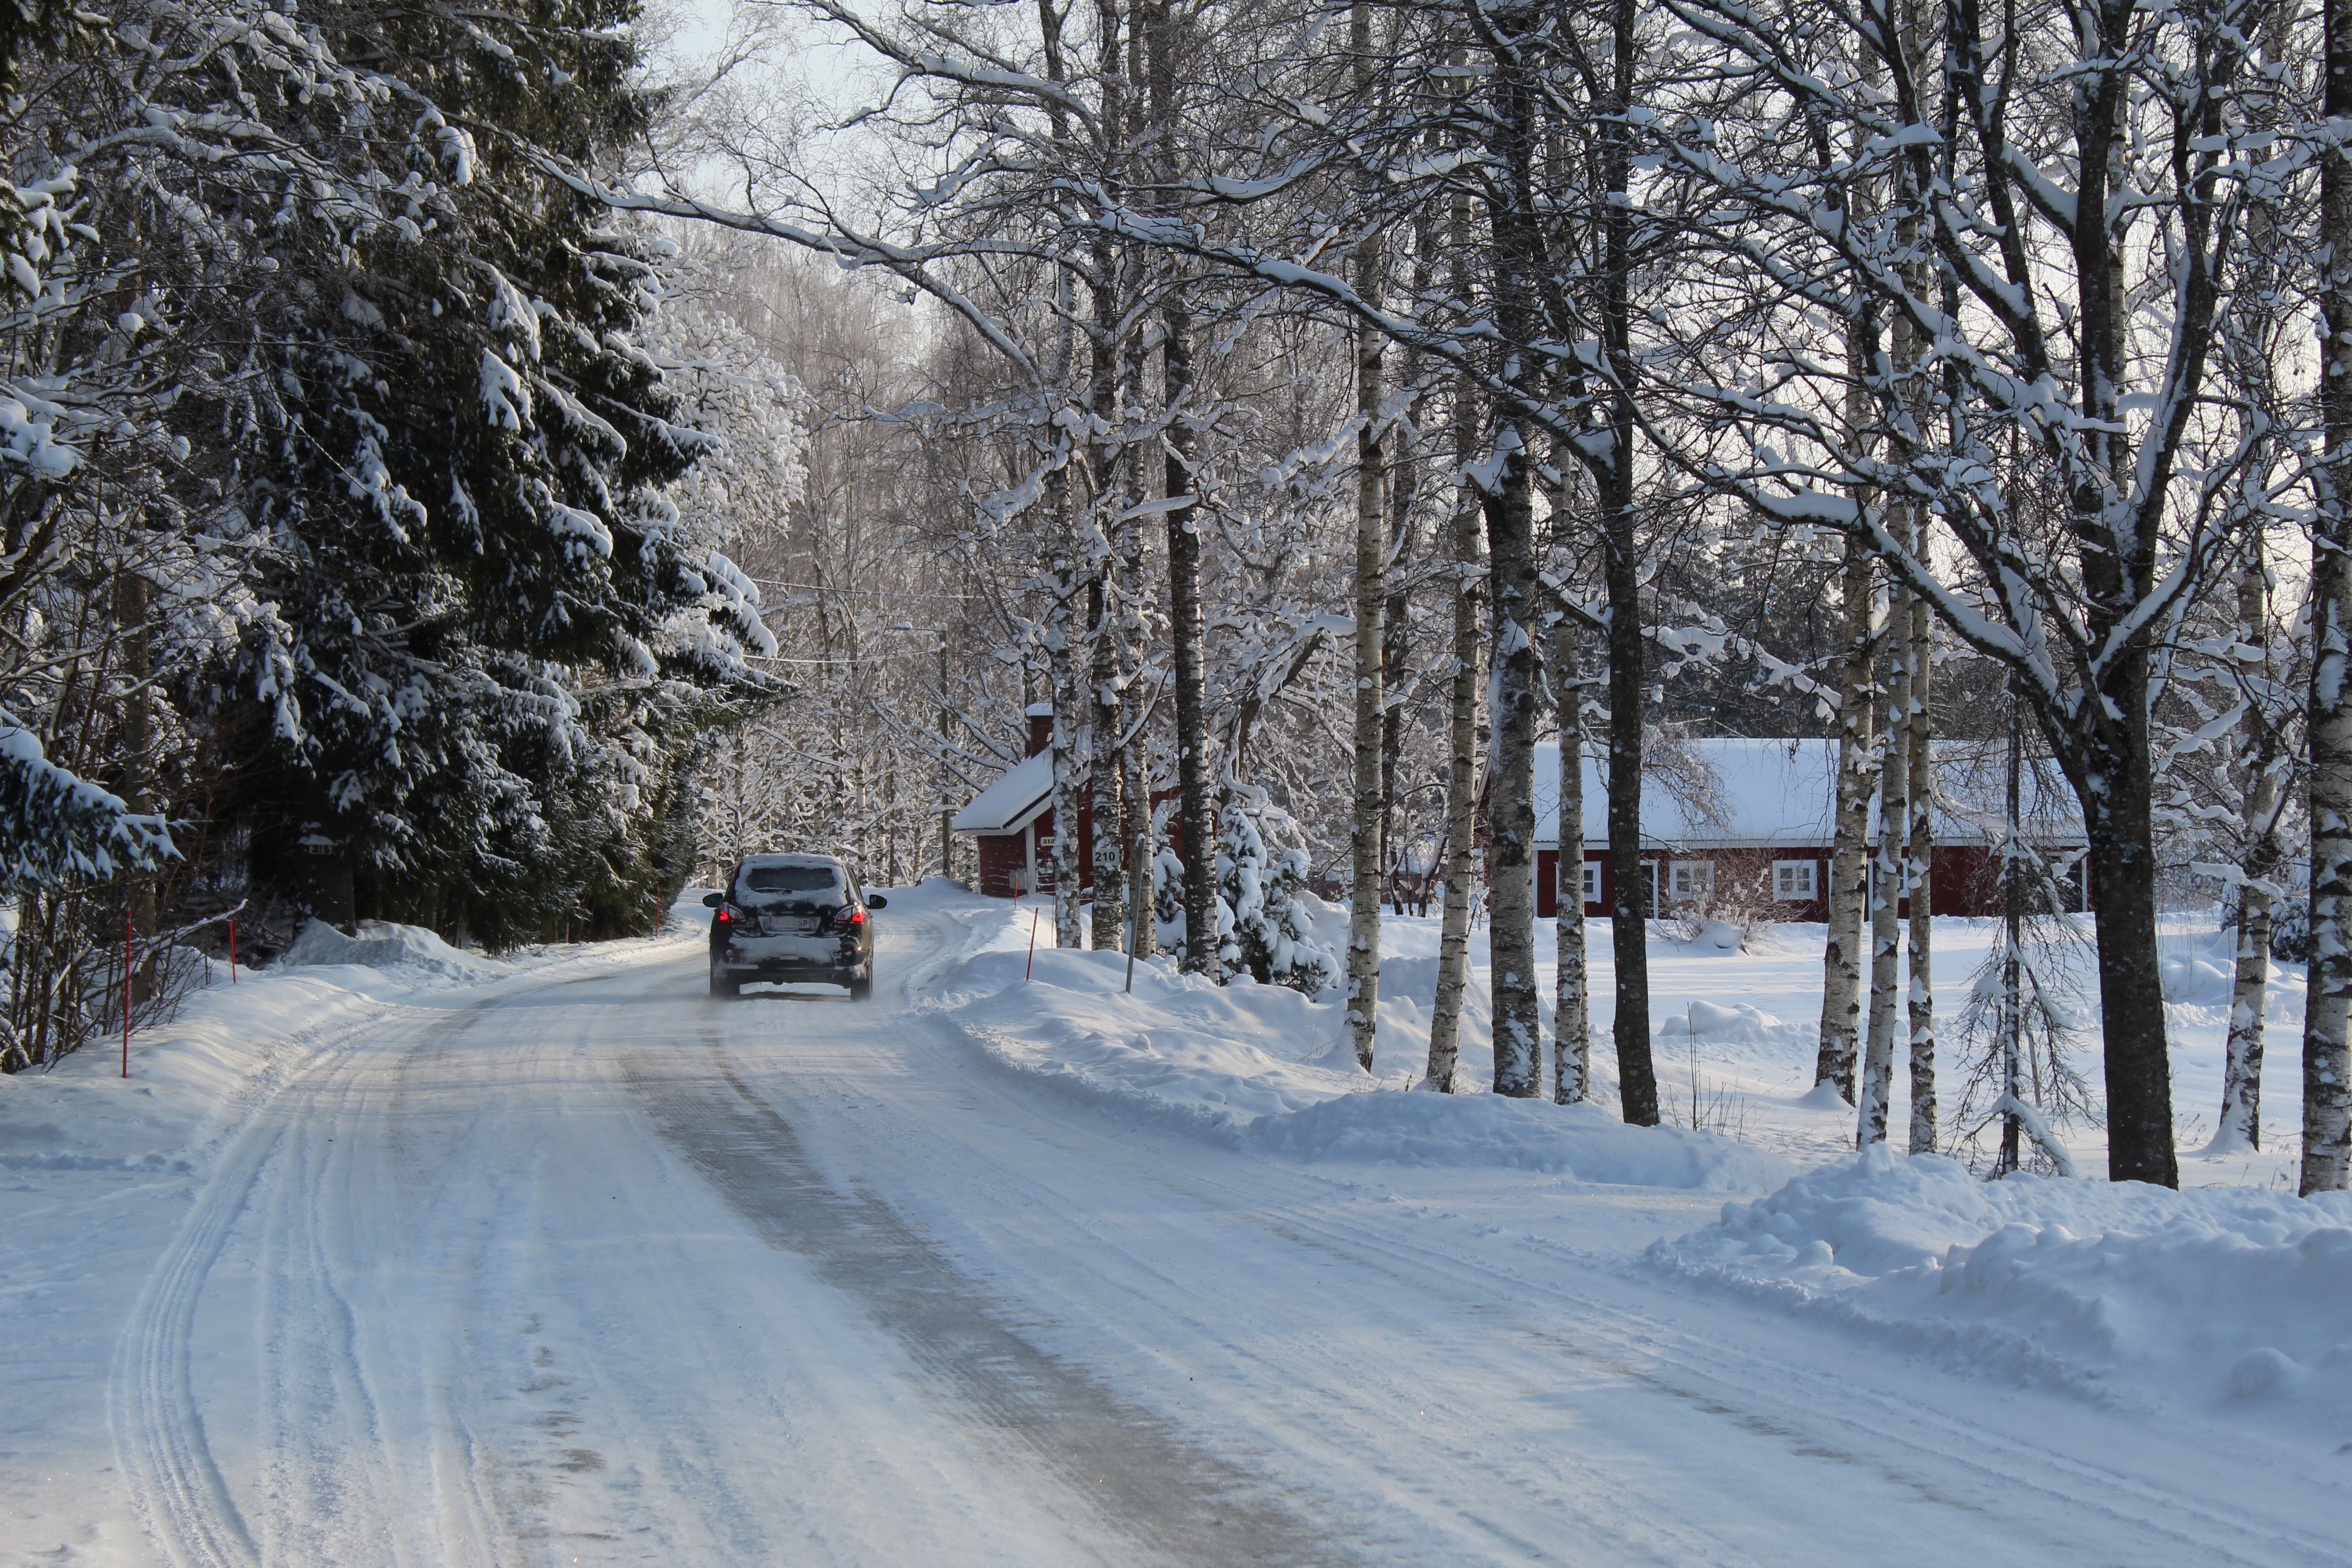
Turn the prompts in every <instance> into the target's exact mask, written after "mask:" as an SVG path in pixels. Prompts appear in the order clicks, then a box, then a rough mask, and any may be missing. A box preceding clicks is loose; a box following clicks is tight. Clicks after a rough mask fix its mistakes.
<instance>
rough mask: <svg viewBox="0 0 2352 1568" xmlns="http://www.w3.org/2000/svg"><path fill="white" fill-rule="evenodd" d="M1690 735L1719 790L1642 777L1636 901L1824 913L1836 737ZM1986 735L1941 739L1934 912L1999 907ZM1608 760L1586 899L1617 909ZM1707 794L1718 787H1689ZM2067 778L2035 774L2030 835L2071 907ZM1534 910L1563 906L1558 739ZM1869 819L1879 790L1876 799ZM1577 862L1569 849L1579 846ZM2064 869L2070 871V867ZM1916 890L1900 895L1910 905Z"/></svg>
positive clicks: (2074, 857)
mask: <svg viewBox="0 0 2352 1568" xmlns="http://www.w3.org/2000/svg"><path fill="white" fill-rule="evenodd" d="M1687 745H1688V747H1689V749H1690V751H1691V752H1694V753H1695V754H1696V757H1697V759H1698V760H1699V761H1700V762H1702V763H1705V764H1706V770H1707V771H1708V772H1709V773H1712V775H1713V780H1712V783H1713V789H1712V791H1711V792H1692V791H1689V790H1676V789H1675V788H1671V787H1669V786H1668V784H1667V783H1666V781H1665V780H1664V779H1662V778H1659V777H1656V776H1651V777H1646V778H1644V779H1643V784H1642V835H1643V837H1642V868H1643V869H1642V881H1643V889H1642V895H1641V898H1642V903H1643V908H1644V910H1645V912H1647V913H1649V914H1651V915H1658V914H1663V913H1666V912H1669V911H1671V910H1675V909H1676V908H1678V907H1689V906H1693V905H1697V904H1701V903H1707V902H1720V901H1723V900H1739V901H1741V902H1744V903H1748V904H1759V905H1769V906H1770V909H1771V912H1772V913H1773V915H1774V916H1776V917H1777V918H1779V919H1781V920H1787V921H1826V920H1828V919H1829V904H1828V889H1829V871H1830V857H1831V854H1832V847H1833V843H1834V840H1835V837H1836V833H1835V827H1836V817H1837V794H1836V769H1837V742H1834V741H1785V740H1782V741H1774V740H1764V741H1758V740H1705V741H1692V742H1687ZM1996 750H1998V748H1996V747H1990V746H1988V745H1987V744H1986V743H1985V742H1971V741H1938V742H1934V744H1933V747H1932V755H1933V757H1934V760H1935V768H1934V773H1935V779H1936V795H1937V799H1936V805H1935V813H1934V823H1935V833H1936V853H1935V862H1934V867H1933V873H1932V881H1931V884H1930V885H1931V889H1932V892H1931V896H1932V898H1933V900H1934V904H1935V912H1936V913H1937V914H1939V915H1993V914H1999V913H2000V908H2001V887H2000V864H2001V862H2000V856H1999V854H1998V853H1997V850H1996V847H1997V846H1998V844H1999V843H2000V838H2001V836H2002V835H2003V834H2004V833H2005V831H2006V829H2005V827H2004V826H2003V817H2004V816H2005V813H2004V811H2003V808H2002V804H2001V803H2002V801H2003V798H2004V796H2005V793H2006V785H2005V777H2004V775H2003V773H2002V770H2001V768H2000V765H1999V763H1998V761H1997V759H1995V758H1994V757H1993V756H1992V754H1991V753H1992V752H1994V751H1996ZM1602 791H1603V784H1602V779H1601V765H1600V763H1599V761H1598V760H1596V759H1595V758H1593V757H1592V756H1591V754H1590V753H1588V754H1587V756H1586V759H1585V763H1584V846H1583V851H1584V852H1583V878H1582V881H1583V894H1584V898H1583V904H1584V912H1585V914H1586V915H1587V916H1590V917H1594V918H1601V917H1605V916H1606V915H1607V914H1608V913H1609V907H1610V903H1611V900H1612V899H1613V898H1614V896H1615V879H1614V877H1613V876H1612V873H1611V869H1610V867H1609V865H1608V855H1607V845H1608V839H1609V826H1608V809H1607V807H1608V802H1607V798H1606V796H1605V795H1604V794H1603V793H1602ZM1706 793H1711V795H1712V798H1711V799H1706V798H1695V795H1703V794H1706ZM2065 793H2066V792H2065V789H2064V786H2063V784H2059V783H2057V782H2055V781H2053V780H2050V779H2048V778H2046V777H2037V776H2035V775H2034V774H2032V773H2029V775H2028V779H2027V784H2026V788H2025V792H2024V797H2025V798H2024V816H2025V818H2026V824H2027V837H2028V839H2029V841H2030V842H2032V844H2033V846H2034V847H2035V848H2036V849H2037V850H2039V851H2040V852H2041V853H2042V855H2044V856H2045V857H2047V858H2051V859H2053V861H2056V862H2058V863H2060V864H2062V865H2065V864H2068V863H2069V862H2071V863H2072V864H2071V866H2070V868H2069V869H2068V870H2067V871H2066V872H2065V873H2063V875H2064V876H2071V877H2072V879H2073V882H2072V889H2073V897H2072V899H2071V900H2069V902H2070V906H2071V907H2073V908H2075V909H2083V908H2086V907H2087V904H2086V903H2085V902H2084V893H2083V888H2084V880H2083V877H2082V869H2081V866H2080V854H2079V852H2080V850H2081V848H2082V846H2083V837H2082V823H2081V818H2080V816H2079V815H2077V814H2076V813H2075V812H2074V809H2073V803H2072V802H2071V801H2070V800H2067V799H2065V798H2064V796H2065ZM1535 795H1536V910H1537V912H1538V914H1540V915H1543V916H1546V917H1549V916H1554V915H1557V914H1558V913H1559V907H1560V904H1561V902H1562V899H1561V894H1562V893H1563V892H1565V891H1566V890H1567V889H1566V888H1565V886H1564V885H1563V884H1562V882H1561V879H1560V853H1559V748H1558V747H1556V746H1544V747H1541V748H1539V749H1538V752H1536V790H1535ZM1871 827H1872V832H1873V833H1874V834H1875V832H1876V829H1877V801H1876V797H1875V796H1874V797H1873V799H1872V823H1871ZM1571 863H1573V858H1571ZM2062 882H2063V877H2062ZM1909 902H1910V900H1908V899H1906V900H1901V903H1902V904H1903V906H1904V908H1903V910H1902V912H1903V913H1905V914H1907V913H1908V912H1909V910H1908V905H1909Z"/></svg>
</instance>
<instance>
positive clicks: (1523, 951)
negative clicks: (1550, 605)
mask: <svg viewBox="0 0 2352 1568" xmlns="http://www.w3.org/2000/svg"><path fill="white" fill-rule="evenodd" d="M1529 77H1530V73H1529V69H1528V67H1527V65H1526V64H1525V63H1524V61H1523V60H1521V59H1519V58H1513V57H1510V56H1507V55H1498V57H1497V58H1496V68H1495V75H1494V91H1495V101H1494V125H1493V128H1492V130H1491V132H1490V134H1491V135H1492V136H1493V138H1494V142H1495V151H1496V153H1497V154H1498V158H1499V162H1500V163H1501V164H1502V166H1503V169H1504V174H1503V181H1504V183H1505V188H1506V191H1507V195H1505V196H1504V197H1503V198H1502V199H1500V200H1498V201H1496V203H1495V204H1494V207H1493V211H1492V212H1491V214H1490V215H1489V218H1490V223H1491V226H1492V227H1493V230H1494V245H1493V263H1492V264H1493V267H1494V269H1495V277H1494V289H1493V295H1494V302H1495V303H1494V308H1495V321H1496V328H1497V329H1498V331H1499V334H1500V338H1501V342H1503V343H1505V344H1507V345H1512V347H1511V349H1510V350H1509V351H1507V352H1509V353H1510V354H1511V357H1510V359H1509V360H1508V362H1507V375H1508V376H1509V377H1510V381H1511V397H1512V401H1513V402H1514V403H1515V404H1516V405H1518V406H1515V407H1513V408H1512V409H1511V410H1510V411H1509V413H1508V415H1507V417H1506V418H1505V419H1504V420H1503V421H1502V422H1501V424H1500V425H1499V426H1498V427H1497V429H1496V433H1495V447H1496V458H1499V459H1500V460H1501V468H1502V471H1501V473H1500V475H1499V476H1498V477H1497V479H1496V481H1495V483H1494V485H1493V486H1492V487H1491V488H1489V489H1486V494H1485V495H1484V496H1483V497H1482V498H1481V501H1482V506H1483V509H1484V510H1485V511H1486V559H1487V563H1488V572H1489V586H1490V591H1491V592H1492V593H1493V595H1494V603H1495V640H1494V645H1493V648H1492V650H1491V654H1490V657H1491V658H1492V659H1493V661H1494V689H1495V696H1494V703H1495V711H1494V714H1493V716H1492V722H1493V724H1494V726H1495V773H1494V777H1493V778H1492V780H1490V781H1489V783H1488V785H1487V789H1486V823H1487V835H1488V839H1487V842H1488V846H1489V847H1488V850H1487V857H1486V889H1487V900H1488V912H1489V914H1490V915H1491V917H1492V918H1491V921H1490V923H1489V925H1488V929H1487V950H1488V952H1489V953H1490V954H1491V961H1490V964H1491V966H1490V969H1489V976H1490V984H1491V986H1492V989H1493V994H1494V998H1495V1092H1496V1094H1502V1095H1510V1096H1513V1097H1515V1098H1520V1099H1526V1098H1531V1097H1533V1096H1535V1095H1537V1094H1539V1093H1541V1092H1542V1088H1543V1058H1542V1054H1541V1053H1542V1005H1543V1004H1542V999H1541V997H1540V996H1539V995H1538V992H1537V989H1536V940H1535V939H1536V932H1535V917H1536V907H1535V891H1536V889H1535V876H1534V870H1535V826H1536V822H1535V818H1536V814H1535V760H1536V759H1535V749H1536V747H1535V742H1536V644H1535V637H1534V636H1533V632H1534V628H1535V625H1536V621H1535V614H1534V612H1535V585H1536V563H1535V453H1534V452H1533V450H1532V449H1531V447H1530V443H1529V440H1528V437H1529V435H1530V430H1529V426H1528V421H1527V418H1526V416H1525V415H1524V414H1523V413H1522V412H1521V411H1520V409H1521V408H1522V407H1524V406H1525V405H1528V404H1532V403H1533V402H1535V401H1536V395H1537V391H1538V388H1537V385H1536V382H1537V377H1538V373H1537V371H1536V370H1535V368H1534V366H1533V365H1532V364H1531V363H1529V362H1530V361H1531V359H1532V358H1533V355H1532V354H1531V353H1529V352H1528V348H1527V347H1526V346H1525V345H1528V344H1532V343H1533V342H1535V341H1536V337H1537V333H1538V327H1539V323H1540V321H1541V316H1540V314H1539V312H1538V308H1537V289H1538V279H1539V277H1540V274H1541V269H1542V258H1543V245H1542V239H1541V233H1540V227H1539V222H1540V220H1539V218H1538V213H1537V210H1536V204H1537V201H1538V193H1537V190H1536V184H1535V157H1536V148H1537V145H1538V138H1537V132H1536V117H1537V114H1538V99H1537V94H1536V91H1535V86H1534V83H1533V82H1532V81H1531V80H1530V79H1529Z"/></svg>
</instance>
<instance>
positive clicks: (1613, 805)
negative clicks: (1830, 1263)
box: [1593, 0, 1658, 1127]
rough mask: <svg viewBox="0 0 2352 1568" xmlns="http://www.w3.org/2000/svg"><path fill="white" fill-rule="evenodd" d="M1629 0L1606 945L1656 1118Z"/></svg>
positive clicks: (1641, 1085)
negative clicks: (1646, 878) (1646, 892)
mask: <svg viewBox="0 0 2352 1568" xmlns="http://www.w3.org/2000/svg"><path fill="white" fill-rule="evenodd" d="M1636 20H1637V18H1636V13H1635V8H1634V4H1633V0H1616V4H1615V5H1614V6H1613V7H1612V15H1611V18H1610V29H1611V34H1612V39H1611V41H1612V45H1613V47H1614V50H1615V55H1616V58H1615V60H1614V63H1613V69H1614V72H1615V77H1614V85H1613V90H1612V94H1611V97H1612V109H1613V110H1614V112H1613V113H1612V115H1611V116H1610V117H1609V118H1607V119H1606V120H1604V121H1602V122H1601V149H1602V158H1601V165H1602V166H1601V179H1602V184H1604V185H1605V186H1606V187H1607V190H1608V193H1609V199H1608V202H1607V204H1606V207H1605V210H1604V212H1603V214H1602V216H1601V234H1602V247H1603V256H1602V268H1601V270H1602V279H1601V323H1600V326H1601V338H1602V342H1603V344H1604V346H1605V347H1606V349H1607V351H1608V353H1609V356H1610V361H1611V363H1612V367H1613V371H1614V379H1615V381H1616V383H1617V386H1618V389H1619V390H1618V391H1617V392H1616V393H1615V394H1614V395H1613V396H1612V398H1611V400H1610V443H1609V452H1608V457H1607V460H1606V461H1605V462H1602V463H1601V464H1599V465H1598V466H1597V467H1595V468H1594V469H1593V479H1594V481H1595V485H1596V488H1597V489H1599V491H1600V501H1601V542H1602V546H1603V548H1602V576H1603V582H1604V584H1605V587H1606V590H1607V595H1608V599H1609V875H1610V879H1611V881H1612V884H1613V885H1612V888H1611V889H1610V909H1609V945H1610V952H1611V954H1612V957H1613V959H1614V961H1615V963H1616V970H1617V1016H1616V1019H1615V1021H1614V1023H1613V1026H1612V1034H1613V1035H1614V1037H1615V1043H1616V1047H1617V1079H1618V1084H1619V1087H1620V1089H1621V1090H1622V1095H1623V1101H1624V1117H1625V1120H1626V1121H1630V1122H1633V1123H1634V1124H1635V1125H1637V1126H1642V1127H1655V1126H1656V1125H1657V1124H1658V1077H1657V1072H1656V1070H1655V1068H1654V1067H1653V1066H1652V1063H1651V1060H1650V946H1649V937H1650V926H1649V917H1650V912H1651V911H1650V910H1647V909H1644V908H1643V907H1642V905H1643V889H1642V681H1643V669H1644V662H1643V661H1644V658H1645V655H1646V652H1647V639H1646V638H1645V637H1643V627H1642V542H1641V531H1640V520H1639V518H1638V517H1637V516H1636V515H1635V512H1634V506H1633V478H1634V469H1633V437H1634V431H1635V429H1636V425H1635V422H1634V418H1633V398H1632V394H1631V392H1630V390H1628V389H1630V388H1631V387H1632V386H1633V382H1634V375H1635V369H1636V367H1635V365H1634V363H1633V277H1632V273H1633V204H1632V201H1631V199H1630V196H1629V192H1630V190H1631V184H1630V182H1631V179H1632V174H1633V165H1632V159H1631V150H1630V148H1629V147H1628V145H1627V138H1628V136H1629V135H1630V132H1628V130H1627V129H1626V125H1625V122H1624V116H1625V114H1626V112H1627V110H1630V108H1631V106H1632V103H1633V68H1634V63H1635V60H1636V58H1637V52H1636V40H1635V37H1634V27H1635V24H1636Z"/></svg>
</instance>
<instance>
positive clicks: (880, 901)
mask: <svg viewBox="0 0 2352 1568" xmlns="http://www.w3.org/2000/svg"><path fill="white" fill-rule="evenodd" d="M889 907H890V900H887V899H886V898H884V897H883V896H882V895H881V894H879V893H868V894H867V895H866V908H867V909H869V910H887V909H888V908H889Z"/></svg>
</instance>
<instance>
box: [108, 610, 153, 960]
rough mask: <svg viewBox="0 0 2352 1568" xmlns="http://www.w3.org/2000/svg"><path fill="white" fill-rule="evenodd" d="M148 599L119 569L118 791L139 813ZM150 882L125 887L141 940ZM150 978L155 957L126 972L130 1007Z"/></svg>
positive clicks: (149, 778) (149, 926) (148, 757)
mask: <svg viewBox="0 0 2352 1568" xmlns="http://www.w3.org/2000/svg"><path fill="white" fill-rule="evenodd" d="M148 602H149V594H148V585H147V579H146V578H145V577H144V576H143V575H142V574H140V573H139V572H138V571H137V570H136V569H135V568H133V567H131V566H128V565H126V566H124V567H123V568H121V572H120V574H118V575H117V577H116V579H115V605H114V608H115V626H116V631H115V635H116V636H117V637H120V638H121V648H122V677H123V682H124V684H125V685H126V686H127V687H128V688H129V691H128V693H127V694H126V695H125V696H124V698H123V701H122V757H123V761H124V762H125V763H128V764H129V769H128V773H129V776H128V777H127V778H126V779H125V780H124V784H126V786H127V787H126V788H125V789H124V790H123V792H122V793H123V798H124V799H125V800H126V801H127V802H128V804H129V805H130V806H131V810H133V811H138V812H152V811H153V810H154V809H155V792H154V787H153V775H152V769H153V766H154V762H153V756H152V752H153V751H154V722H153V710H152V701H153V699H152V696H151V695H150V693H149V692H148V689H147V680H148V677H149V675H150V674H151V673H152V670H153V668H154V660H153V658H152V648H153V647H154V635H153V631H152V628H151V627H150V626H149V625H148ZM155 882H156V878H155V874H154V873H152V872H145V871H142V872H134V873H133V874H132V875H131V878H130V885H129V887H128V888H127V889H125V891H124V899H125V902H126V904H127V907H128V909H129V911H130V915H131V929H132V930H134V931H137V932H138V933H139V935H140V936H141V937H142V938H147V937H152V936H153V935H154V934H155ZM154 980H155V973H154V959H153V958H152V956H150V957H148V958H146V959H143V960H142V962H141V963H140V964H139V965H138V967H137V968H136V969H135V970H133V971H132V972H131V1002H132V1005H140V1004H143V1003H145V1002H146V1001H147V1000H148V998H149V997H150V996H151V995H152V993H153V991H154V989H155V984H154Z"/></svg>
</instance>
